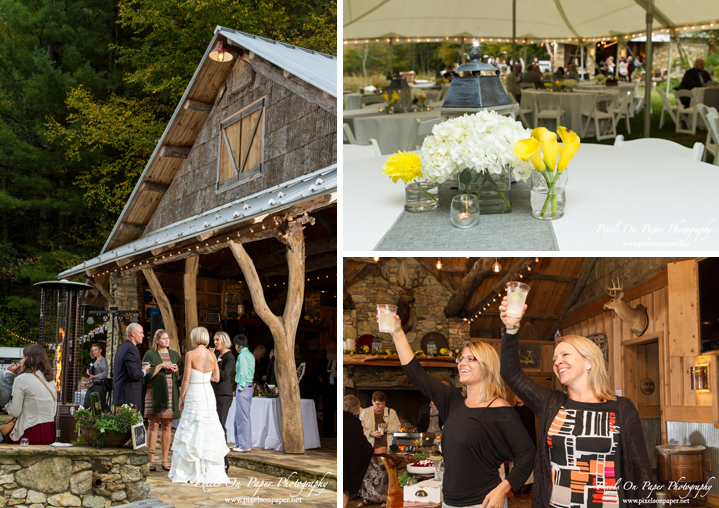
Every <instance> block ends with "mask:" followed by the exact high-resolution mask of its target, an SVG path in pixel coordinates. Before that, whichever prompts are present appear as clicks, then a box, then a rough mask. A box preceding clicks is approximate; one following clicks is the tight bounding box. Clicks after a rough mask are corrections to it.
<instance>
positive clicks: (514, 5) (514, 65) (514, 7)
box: [510, 0, 517, 72]
mask: <svg viewBox="0 0 719 508" xmlns="http://www.w3.org/2000/svg"><path fill="white" fill-rule="evenodd" d="M510 69H511V70H512V72H515V70H516V69H517V0H512V66H511V67H510Z"/></svg>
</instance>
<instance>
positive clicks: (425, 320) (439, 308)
mask: <svg viewBox="0 0 719 508" xmlns="http://www.w3.org/2000/svg"><path fill="white" fill-rule="evenodd" d="M401 261H402V259H395V258H393V259H390V260H388V261H387V262H386V263H383V264H382V271H383V272H384V273H385V276H386V277H387V278H388V279H389V280H390V282H391V285H390V284H389V283H387V281H386V280H385V279H383V278H382V277H381V276H380V275H379V274H378V272H376V271H374V272H370V273H369V274H368V275H366V276H365V277H364V278H363V279H362V280H361V281H359V282H358V283H357V284H355V285H353V286H352V287H350V288H349V292H350V294H351V295H352V300H353V301H354V302H355V308H354V309H352V310H349V309H344V312H343V338H345V339H357V338H358V337H360V336H362V335H365V334H373V335H379V337H381V338H382V342H383V344H384V347H386V348H392V349H393V348H394V344H393V343H392V337H391V336H390V335H389V334H387V333H380V332H379V331H378V330H377V319H376V316H377V308H376V305H377V304H378V303H392V304H396V303H397V301H398V300H399V296H400V290H399V287H398V280H399V269H400V262H401ZM405 262H406V266H407V271H408V273H409V274H413V273H414V271H415V269H416V267H417V266H419V264H418V263H417V261H415V260H414V259H413V258H406V259H405ZM420 270H421V272H422V273H423V274H425V275H426V277H425V279H424V283H423V284H422V286H421V287H419V288H417V289H415V290H414V296H415V306H414V308H413V310H412V316H413V318H414V322H415V324H414V327H413V328H412V330H411V331H410V332H409V333H408V334H407V339H408V340H409V342H410V344H411V345H412V348H413V349H415V350H416V349H419V348H420V344H421V341H422V337H424V336H425V335H426V334H428V333H431V332H437V333H441V334H442V335H444V336H445V337H446V338H447V340H448V342H449V344H450V347H451V348H453V349H454V348H459V347H463V346H464V344H465V343H466V342H468V341H469V324H468V323H467V322H465V321H462V320H461V319H458V318H451V319H448V318H447V317H446V316H445V315H444V308H445V307H446V305H447V302H448V301H449V299H450V297H451V296H452V293H451V292H450V291H449V290H448V289H446V288H445V287H444V286H442V284H440V283H439V281H437V279H435V278H434V276H432V275H431V274H429V273H428V272H427V271H426V270H425V269H424V268H421V267H420Z"/></svg>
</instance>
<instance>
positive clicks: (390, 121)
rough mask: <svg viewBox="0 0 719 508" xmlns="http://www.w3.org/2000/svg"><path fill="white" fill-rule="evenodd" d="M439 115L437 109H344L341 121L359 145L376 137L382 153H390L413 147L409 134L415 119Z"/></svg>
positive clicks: (423, 119) (425, 118) (426, 118)
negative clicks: (405, 111)
mask: <svg viewBox="0 0 719 508" xmlns="http://www.w3.org/2000/svg"><path fill="white" fill-rule="evenodd" d="M439 117H440V114H439V110H432V111H419V112H416V113H371V114H366V113H365V114H362V113H361V110H356V111H345V114H344V115H343V116H342V122H344V123H346V124H349V125H350V127H351V128H352V132H353V133H354V135H355V139H356V140H357V143H359V144H360V145H366V144H367V143H369V140H370V139H376V140H377V143H378V144H379V148H380V151H381V152H382V153H383V154H391V153H395V152H396V151H397V150H411V149H414V147H413V146H410V145H411V142H412V141H411V140H410V139H409V136H410V132H411V130H412V126H413V125H414V124H415V123H416V122H417V119H419V120H420V121H422V122H424V121H426V120H429V119H431V118H439Z"/></svg>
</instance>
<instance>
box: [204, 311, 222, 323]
mask: <svg viewBox="0 0 719 508" xmlns="http://www.w3.org/2000/svg"><path fill="white" fill-rule="evenodd" d="M221 320H222V319H221V316H220V315H219V314H217V313H208V314H205V321H206V322H207V323H219V322H220V321H221Z"/></svg>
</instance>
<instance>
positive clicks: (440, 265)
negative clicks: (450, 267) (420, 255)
mask: <svg viewBox="0 0 719 508" xmlns="http://www.w3.org/2000/svg"><path fill="white" fill-rule="evenodd" d="M435 266H437V270H441V269H442V260H441V259H439V258H437V264H436V265H435Z"/></svg>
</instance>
